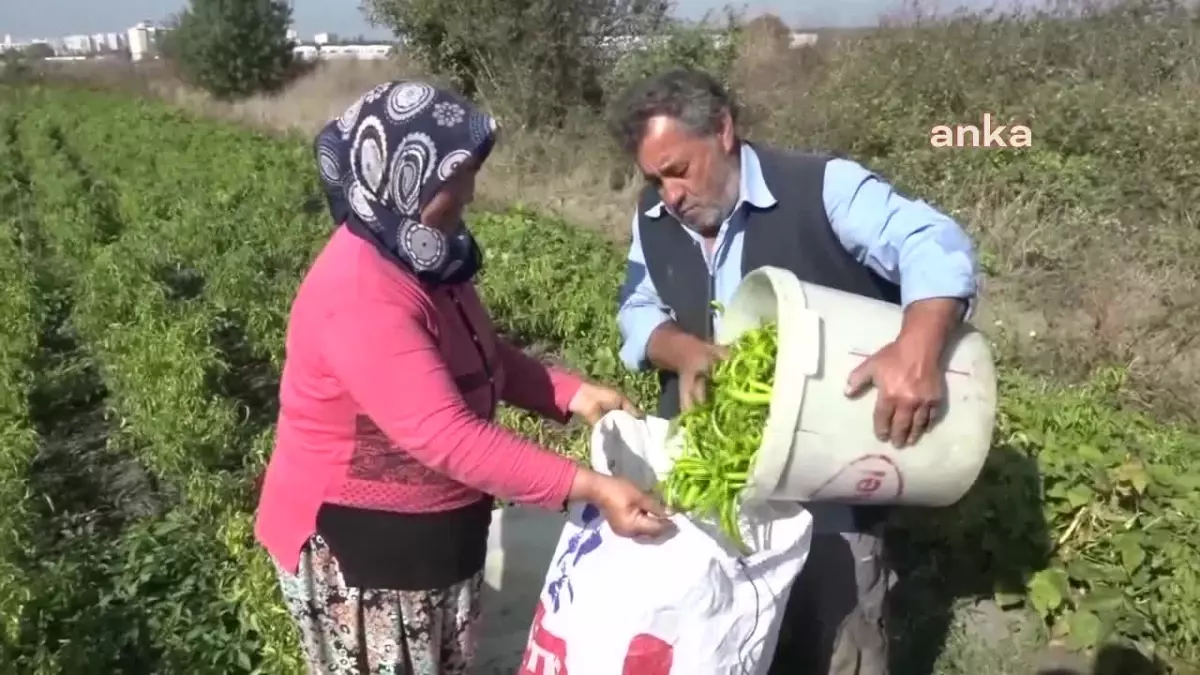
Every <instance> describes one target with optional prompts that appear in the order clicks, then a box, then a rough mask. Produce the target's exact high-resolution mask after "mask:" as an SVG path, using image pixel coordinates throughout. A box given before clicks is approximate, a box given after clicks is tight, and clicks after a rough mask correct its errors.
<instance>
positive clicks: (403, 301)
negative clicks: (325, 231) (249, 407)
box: [255, 228, 581, 570]
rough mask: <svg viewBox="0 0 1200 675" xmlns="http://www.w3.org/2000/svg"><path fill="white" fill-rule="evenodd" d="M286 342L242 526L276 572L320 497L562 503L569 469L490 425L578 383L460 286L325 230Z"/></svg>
mask: <svg viewBox="0 0 1200 675" xmlns="http://www.w3.org/2000/svg"><path fill="white" fill-rule="evenodd" d="M286 348H287V349H286V352H287V360H286V363H285V365H284V367H283V378H282V381H281V383H280V404H281V409H280V413H279V424H278V432H277V436H276V442H275V450H274V452H273V453H272V456H271V459H270V462H269V464H268V465H267V470H266V475H265V477H264V481H263V487H262V495H261V497H260V499H259V504H258V513H257V520H256V523H255V535H256V536H257V538H258V540H259V541H260V542H261V543H262V544H263V546H265V547H266V549H267V550H268V552H270V554H271V555H272V556H273V557H274V558H275V560H276V561H277V562H278V563H279V564H280V565H281V566H283V567H284V568H285V569H287V570H295V569H296V567H297V565H298V563H299V554H300V550H301V548H302V547H303V545H304V543H305V542H306V541H307V540H308V538H309V537H310V536H312V535H313V534H314V532H315V531H316V518H317V511H318V509H319V508H320V506H321V504H322V503H326V502H328V503H334V504H342V505H346V506H355V507H359V508H371V509H379V510H385V511H395V512H403V513H417V512H437V511H446V510H451V509H456V508H460V507H463V506H467V505H469V504H471V503H474V502H476V501H478V500H479V499H481V498H482V497H483V496H484V494H485V493H486V494H491V495H495V496H497V497H500V498H504V499H509V500H512V501H516V502H521V503H526V504H532V505H539V506H544V507H547V508H558V507H559V506H561V505H562V503H563V502H564V501H565V500H566V497H567V493H568V491H569V490H570V487H571V483H572V481H573V480H574V477H575V471H576V465H575V463H574V462H573V461H571V460H569V459H567V458H565V457H562V456H560V455H557V454H555V453H554V452H551V451H549V450H545V449H542V448H541V447H539V446H537V445H535V444H533V443H531V442H529V441H527V440H524V439H523V438H521V437H519V436H517V435H516V434H514V433H512V432H510V431H508V430H507V429H505V428H504V427H502V426H500V425H498V424H495V423H494V422H492V421H491V417H492V415H493V414H494V412H495V406H496V403H497V400H496V399H497V397H498V398H499V399H501V400H504V401H506V402H508V403H511V404H513V405H515V406H518V407H520V408H524V409H526V410H530V411H533V412H536V413H539V414H541V415H544V416H546V417H548V418H551V419H555V420H558V421H565V420H566V419H567V418H568V417H569V412H568V411H567V405H568V403H569V401H570V400H571V397H572V396H574V394H575V392H576V391H577V390H578V389H579V386H580V382H581V381H580V380H579V379H578V378H577V377H575V376H573V375H571V374H568V373H565V372H562V371H559V370H556V369H553V368H549V367H547V366H545V365H543V364H541V363H540V362H538V361H537V360H535V359H533V358H531V357H529V356H527V355H525V354H524V353H523V352H522V351H521V350H520V349H518V348H516V347H514V346H512V345H510V344H508V343H507V342H505V341H504V340H503V339H501V338H500V337H499V336H497V335H496V333H495V330H494V328H493V326H492V324H491V322H490V320H489V318H488V316H487V312H486V310H485V309H484V307H483V305H482V303H481V302H480V300H479V296H478V294H477V293H476V290H475V287H474V285H473V284H462V285H459V286H457V287H451V288H436V289H434V288H430V287H426V286H424V285H423V284H421V283H420V282H419V281H417V279H416V278H415V277H414V276H412V275H411V274H409V273H407V272H405V271H403V270H401V269H400V268H398V267H397V266H396V265H395V264H393V263H391V262H390V261H388V260H386V259H384V258H383V257H382V256H381V255H380V254H379V253H378V252H377V251H376V250H375V249H374V248H373V247H372V246H371V245H370V244H368V243H367V242H365V241H363V240H361V239H359V238H358V237H357V236H355V235H354V234H352V233H351V232H349V231H347V230H346V229H345V228H339V229H338V230H337V231H336V233H335V234H334V235H333V237H332V238H331V239H330V241H329V243H328V244H327V245H326V246H325V249H324V250H323V251H322V252H321V253H320V255H319V256H318V257H317V259H316V261H315V262H314V263H313V265H312V268H311V269H310V270H309V272H308V274H307V276H306V277H305V279H304V281H303V283H302V284H301V285H300V289H299V291H298V292H297V295H296V299H295V302H294V303H293V305H292V311H291V317H290V319H289V323H288V332H287V344H286ZM482 355H486V358H482Z"/></svg>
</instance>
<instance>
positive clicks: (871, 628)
mask: <svg viewBox="0 0 1200 675" xmlns="http://www.w3.org/2000/svg"><path fill="white" fill-rule="evenodd" d="M814 524H815V523H814ZM891 586H892V574H891V571H890V570H889V569H888V567H887V565H886V561H885V559H884V555H883V537H882V527H879V528H874V529H873V530H872V531H871V532H869V533H846V534H839V533H836V532H821V531H820V528H816V530H815V532H814V534H813V539H812V548H811V549H810V551H809V554H808V560H807V561H805V563H804V568H803V569H802V570H801V571H800V576H799V577H797V579H796V582H795V584H794V585H793V587H792V592H791V595H790V596H789V598H788V604H787V607H786V609H785V610H784V615H783V620H782V625H781V628H780V632H779V642H778V647H777V648H776V650H775V659H774V660H773V661H772V663H771V669H770V671H769V675H887V672H888V639H887V633H886V631H885V630H884V611H885V604H886V600H887V594H888V590H889V589H890V588H891Z"/></svg>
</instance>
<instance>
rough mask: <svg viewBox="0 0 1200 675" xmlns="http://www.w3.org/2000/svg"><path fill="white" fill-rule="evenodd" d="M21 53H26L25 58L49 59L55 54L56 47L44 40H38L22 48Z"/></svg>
mask: <svg viewBox="0 0 1200 675" xmlns="http://www.w3.org/2000/svg"><path fill="white" fill-rule="evenodd" d="M21 53H22V54H24V55H25V58H27V59H30V60H37V59H48V58H50V57H51V56H54V47H51V46H50V45H48V44H46V43H44V42H38V43H36V44H31V45H28V46H26V47H25V48H24V49H22V50H21Z"/></svg>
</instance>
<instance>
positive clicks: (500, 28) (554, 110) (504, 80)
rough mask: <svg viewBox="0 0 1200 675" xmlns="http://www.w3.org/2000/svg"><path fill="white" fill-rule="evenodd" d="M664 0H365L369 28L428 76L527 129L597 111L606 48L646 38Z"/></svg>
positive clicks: (660, 20) (659, 21) (660, 19)
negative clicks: (390, 36)
mask: <svg viewBox="0 0 1200 675" xmlns="http://www.w3.org/2000/svg"><path fill="white" fill-rule="evenodd" d="M669 5H670V3H669V2H667V1H666V0H519V1H518V0H459V1H458V2H452V3H446V2H440V1H439V0H365V2H364V8H365V9H366V10H367V12H368V13H369V15H370V16H371V18H372V20H373V21H375V22H376V23H379V24H381V25H385V26H388V27H390V28H391V29H392V30H393V31H394V32H395V34H396V35H397V36H398V37H402V38H403V40H404V42H405V48H406V49H407V50H409V51H410V53H412V54H413V56H414V57H416V59H417V60H418V61H419V62H421V64H422V65H423V66H424V67H425V68H426V69H428V70H429V71H430V72H431V73H433V74H434V75H437V76H441V77H444V78H446V79H448V80H449V81H450V83H451V84H452V85H453V86H455V87H456V88H458V89H459V90H461V91H462V92H463V93H464V94H466V95H467V96H472V97H474V96H480V97H483V98H486V99H488V103H489V106H490V107H491V108H492V109H493V110H495V111H496V112H497V113H498V114H500V116H501V117H504V118H507V119H511V120H514V121H516V122H517V123H519V124H521V125H525V126H546V125H551V126H553V125H558V124H561V123H562V122H563V121H564V120H565V119H566V118H567V116H568V114H569V111H570V110H571V108H573V107H577V106H580V105H583V106H587V107H595V106H597V105H598V104H599V103H600V102H601V100H602V88H601V84H602V79H603V74H604V73H605V72H607V70H608V69H609V67H610V65H611V60H612V51H611V50H610V48H609V44H610V41H611V40H613V39H615V38H618V37H626V36H630V37H637V36H642V35H647V34H650V33H652V32H654V31H656V30H657V29H658V28H660V27H661V26H662V25H663V24H664V22H665V21H666V13H667V9H668V8H669Z"/></svg>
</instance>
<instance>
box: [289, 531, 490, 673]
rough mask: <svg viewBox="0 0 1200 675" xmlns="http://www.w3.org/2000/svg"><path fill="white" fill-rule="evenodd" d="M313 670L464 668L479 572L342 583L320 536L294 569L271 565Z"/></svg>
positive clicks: (307, 546)
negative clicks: (426, 583)
mask: <svg viewBox="0 0 1200 675" xmlns="http://www.w3.org/2000/svg"><path fill="white" fill-rule="evenodd" d="M276 571H277V573H278V575H279V582H280V586H281V588H282V590H283V597H284V600H285V601H286V603H287V606H288V609H289V610H290V611H291V613H292V616H293V618H294V619H295V620H296V623H297V625H298V627H299V629H300V637H301V642H302V643H303V645H304V651H305V654H306V656H307V658H308V664H309V672H310V673H311V674H312V675H350V674H354V675H463V674H465V673H466V672H467V669H468V668H469V666H470V664H471V659H472V657H473V655H474V651H475V641H476V639H477V636H476V626H477V625H478V623H479V597H480V591H481V589H482V587H483V572H478V573H476V574H475V575H474V576H473V577H471V578H470V579H467V580H466V581H462V582H459V583H457V584H455V585H453V586H450V587H449V588H442V589H436V590H431V591H395V590H377V589H371V588H349V587H347V586H346V584H345V581H344V580H343V578H342V573H341V570H340V569H339V567H338V563H337V560H335V559H334V557H333V554H332V553H331V552H330V550H329V547H328V545H327V544H326V543H325V541H324V540H323V539H321V537H320V536H319V535H314V536H313V537H312V538H311V539H309V540H308V543H307V544H305V546H304V550H303V551H302V552H301V556H300V566H299V568H298V570H297V573H296V574H291V573H289V572H287V571H285V570H283V569H278V568H277V570H276Z"/></svg>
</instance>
